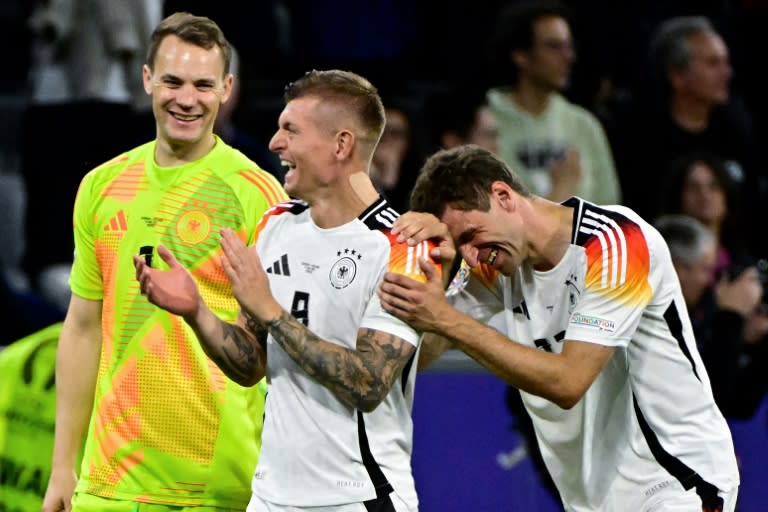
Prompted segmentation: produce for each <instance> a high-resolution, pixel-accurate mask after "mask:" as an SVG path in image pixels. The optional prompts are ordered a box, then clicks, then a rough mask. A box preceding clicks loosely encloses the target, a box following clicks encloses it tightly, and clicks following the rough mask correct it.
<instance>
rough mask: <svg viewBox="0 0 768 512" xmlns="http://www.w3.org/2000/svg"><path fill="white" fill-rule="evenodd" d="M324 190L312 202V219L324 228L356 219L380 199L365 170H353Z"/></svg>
mask: <svg viewBox="0 0 768 512" xmlns="http://www.w3.org/2000/svg"><path fill="white" fill-rule="evenodd" d="M344 180H346V181H344ZM323 192H324V193H321V194H318V195H317V196H316V197H315V198H314V200H313V201H311V202H310V206H311V213H312V220H313V221H314V222H315V224H317V226H319V227H321V228H324V229H330V228H335V227H338V226H342V225H344V224H346V223H348V222H350V221H352V220H353V219H356V218H357V217H359V216H360V214H361V213H363V212H364V211H365V209H366V208H368V207H369V206H371V205H372V204H373V203H375V202H376V201H377V200H378V199H379V193H378V192H377V191H376V189H375V188H374V186H373V183H372V182H371V179H370V176H368V173H367V172H365V171H356V172H352V173H351V174H349V175H348V176H346V177H343V178H341V179H340V182H339V183H338V184H335V185H334V186H331V187H328V188H327V189H326V190H325V191H323Z"/></svg>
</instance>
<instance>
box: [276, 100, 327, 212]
mask: <svg viewBox="0 0 768 512" xmlns="http://www.w3.org/2000/svg"><path fill="white" fill-rule="evenodd" d="M320 103H321V100H320V98H318V97H316V96H302V97H300V98H296V99H294V100H291V101H289V102H288V104H287V105H286V106H285V108H284V109H283V111H282V113H281V114H280V118H279V119H278V128H277V131H276V132H275V134H274V135H273V136H272V140H270V141H269V149H270V150H271V151H273V152H274V153H276V154H277V155H278V156H279V157H280V161H281V162H282V163H283V165H285V166H286V167H287V168H288V172H287V173H286V175H285V184H284V188H285V191H286V192H288V194H289V195H291V196H292V197H297V198H300V199H304V200H305V201H308V202H311V196H312V194H313V192H314V191H316V190H317V189H318V188H322V187H325V186H327V185H328V184H330V183H332V182H333V180H334V179H335V178H336V176H335V173H334V172H333V169H334V162H335V159H334V152H335V149H336V132H335V131H334V130H333V128H332V127H331V126H329V124H328V123H325V122H323V119H324V118H323V106H322V105H320Z"/></svg>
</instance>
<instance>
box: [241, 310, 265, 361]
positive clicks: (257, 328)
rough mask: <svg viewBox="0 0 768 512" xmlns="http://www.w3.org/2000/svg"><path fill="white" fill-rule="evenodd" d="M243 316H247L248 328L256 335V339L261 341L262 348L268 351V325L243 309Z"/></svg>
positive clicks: (246, 323)
mask: <svg viewBox="0 0 768 512" xmlns="http://www.w3.org/2000/svg"><path fill="white" fill-rule="evenodd" d="M243 317H244V318H245V325H246V326H247V327H248V330H249V331H251V334H253V335H254V336H255V337H256V341H258V342H259V345H261V348H262V349H263V350H264V352H266V351H267V336H269V330H268V329H267V326H266V325H265V324H263V323H262V322H260V321H259V320H258V319H257V318H256V317H255V316H253V315H252V314H250V313H248V312H247V311H245V310H243Z"/></svg>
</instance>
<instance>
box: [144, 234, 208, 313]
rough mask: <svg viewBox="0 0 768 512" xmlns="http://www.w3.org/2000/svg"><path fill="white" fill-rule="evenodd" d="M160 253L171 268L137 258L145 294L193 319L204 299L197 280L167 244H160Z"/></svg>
mask: <svg viewBox="0 0 768 512" xmlns="http://www.w3.org/2000/svg"><path fill="white" fill-rule="evenodd" d="M157 253H158V254H159V255H160V257H161V258H162V259H163V261H164V262H166V263H167V264H168V267H169V268H168V270H167V271H162V270H158V269H156V268H152V267H150V266H149V265H147V264H146V262H145V261H144V258H143V257H142V256H134V257H133V266H134V267H135V268H136V280H138V281H139V286H140V288H141V294H142V295H146V296H147V299H148V300H149V302H151V303H152V304H154V305H155V306H157V307H159V308H162V309H164V310H166V311H168V312H170V313H173V314H175V315H180V316H182V317H184V318H185V319H191V318H193V317H194V316H195V314H196V313H197V312H198V310H199V308H200V304H201V302H202V298H201V297H200V292H199V291H198V289H197V284H196V283H195V280H194V279H192V276H191V275H190V274H189V272H188V271H187V269H185V268H184V267H183V266H182V265H181V263H179V262H178V260H177V259H176V258H175V257H174V256H173V254H171V251H169V250H168V249H167V248H166V247H164V246H162V245H160V246H158V248H157Z"/></svg>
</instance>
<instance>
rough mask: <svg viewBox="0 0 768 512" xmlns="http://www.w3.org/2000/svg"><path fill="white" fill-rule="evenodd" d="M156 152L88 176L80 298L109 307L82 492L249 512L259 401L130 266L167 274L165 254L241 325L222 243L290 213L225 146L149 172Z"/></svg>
mask: <svg viewBox="0 0 768 512" xmlns="http://www.w3.org/2000/svg"><path fill="white" fill-rule="evenodd" d="M154 152H155V143H154V142H151V143H148V144H145V145H143V146H140V147H138V148H136V149H134V150H131V151H129V152H128V153H125V154H123V155H121V156H119V157H117V158H115V159H113V160H111V161H109V162H107V163H105V164H103V165H101V166H100V167H98V168H96V169H94V170H93V171H91V172H90V173H88V174H87V175H86V176H85V178H83V181H82V183H81V185H80V189H79V191H78V195H77V199H76V201H75V212H74V233H75V260H74V265H73V268H72V274H71V278H70V285H71V287H72V292H73V293H74V294H76V295H78V296H80V297H83V298H85V299H89V300H95V301H99V300H100V301H102V328H101V330H102V348H101V358H100V362H99V371H98V377H97V382H96V390H95V396H94V406H93V413H92V415H91V421H90V426H89V429H88V437H87V440H86V444H85V451H84V455H83V462H82V466H81V472H80V481H79V483H78V486H77V489H76V491H77V492H85V493H90V494H95V495H98V496H104V497H110V498H117V499H126V500H133V501H143V502H154V503H165V504H171V505H185V506H194V505H206V506H219V507H233V508H239V507H242V508H243V509H244V508H245V506H246V504H247V503H248V500H249V497H250V479H251V476H252V474H253V470H254V467H255V465H256V462H257V457H258V450H259V445H260V433H261V423H262V416H263V406H264V390H263V388H261V389H260V388H259V387H258V386H256V387H253V388H243V387H241V386H240V385H238V384H236V383H234V382H233V381H231V380H229V379H228V378H226V377H225V376H224V374H223V373H222V372H221V371H220V370H219V368H218V367H217V366H216V365H215V364H214V363H213V362H212V361H211V360H210V359H208V357H207V356H206V355H205V354H204V352H203V350H202V348H201V347H200V344H199V342H198V340H197V339H196V337H195V336H194V334H193V332H192V330H191V329H190V328H189V327H188V326H187V325H186V324H185V323H184V321H183V320H182V319H181V318H180V317H177V316H175V315H171V314H169V313H166V312H164V311H162V310H160V309H159V308H157V307H155V306H153V305H152V304H150V303H149V302H148V301H147V299H146V297H144V296H142V295H141V294H140V291H139V285H138V283H137V281H136V279H135V271H134V267H133V260H132V258H133V256H134V255H136V254H141V255H143V257H144V258H145V259H146V260H148V261H150V264H151V265H152V266H153V267H155V268H163V269H165V268H167V266H166V265H165V263H164V262H163V261H162V259H161V258H160V257H159V256H158V255H157V247H158V245H160V244H162V245H164V246H166V247H168V248H169V249H170V250H171V252H173V254H174V255H175V256H176V258H177V259H178V260H179V261H180V262H181V264H182V265H184V267H186V268H187V269H189V271H190V273H191V274H192V275H193V277H194V278H195V280H196V281H197V283H198V286H199V288H200V292H201V294H202V296H203V298H204V299H205V301H206V303H207V304H208V305H209V306H210V307H211V309H212V310H213V311H214V312H216V314H218V315H219V316H220V317H221V318H222V319H224V320H227V321H234V320H235V319H236V317H237V313H238V305H237V302H236V301H235V299H234V298H233V296H232V291H231V287H230V285H229V281H228V279H227V276H226V274H225V273H224V270H223V268H222V267H221V254H222V251H221V248H220V245H219V240H220V234H219V231H220V229H221V228H223V227H230V228H233V229H234V230H235V231H236V232H237V233H239V234H240V236H241V238H242V239H243V240H244V241H245V242H246V243H249V244H250V243H251V242H252V240H251V239H250V237H251V234H252V233H253V232H254V231H255V227H256V225H257V223H258V221H259V220H260V219H261V216H262V214H263V213H264V212H265V211H266V210H267V209H268V208H270V207H271V206H272V205H273V204H275V203H278V202H282V201H284V200H285V199H287V196H286V195H285V192H284V191H283V190H282V188H281V187H280V185H279V184H278V183H277V181H276V180H275V179H274V178H273V177H272V176H271V175H270V174H268V173H266V172H265V171H263V170H261V169H259V168H258V166H257V165H256V164H254V163H253V162H252V161H250V160H249V159H247V158H246V157H245V156H244V155H243V154H242V153H240V152H239V151H237V150H235V149H233V148H232V147H230V146H228V145H227V144H225V143H224V142H223V141H222V140H221V139H219V138H217V140H216V145H215V147H214V149H213V150H212V151H211V152H210V153H209V154H208V155H206V156H205V157H203V158H202V159H200V160H197V161H195V162H192V163H189V164H185V165H183V166H179V167H173V168H162V167H159V166H157V165H156V164H155V163H154Z"/></svg>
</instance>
